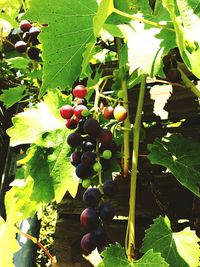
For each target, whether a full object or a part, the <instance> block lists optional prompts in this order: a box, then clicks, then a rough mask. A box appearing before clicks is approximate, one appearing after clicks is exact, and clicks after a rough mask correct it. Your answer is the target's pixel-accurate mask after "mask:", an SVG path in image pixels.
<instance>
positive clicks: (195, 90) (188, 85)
mask: <svg viewBox="0 0 200 267" xmlns="http://www.w3.org/2000/svg"><path fill="white" fill-rule="evenodd" d="M178 70H179V71H180V73H181V78H182V80H183V82H184V84H185V85H186V88H187V89H189V90H190V91H191V92H193V93H194V94H195V95H196V96H197V97H198V98H200V90H199V89H198V88H197V87H196V86H195V85H194V84H193V82H192V81H190V79H189V78H188V77H187V75H185V73H184V72H183V70H182V69H181V67H180V66H178Z"/></svg>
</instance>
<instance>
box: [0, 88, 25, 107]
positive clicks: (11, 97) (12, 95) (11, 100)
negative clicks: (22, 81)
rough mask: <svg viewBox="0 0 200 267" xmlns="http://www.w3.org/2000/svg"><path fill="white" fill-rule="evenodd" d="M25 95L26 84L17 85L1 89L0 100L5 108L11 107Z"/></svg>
mask: <svg viewBox="0 0 200 267" xmlns="http://www.w3.org/2000/svg"><path fill="white" fill-rule="evenodd" d="M25 95H26V86H24V85H19V86H17V87H12V88H8V89H4V90H2V93H1V95H0V101H2V102H3V104H4V105H5V106H6V108H10V107H12V106H13V105H14V104H15V103H17V102H18V101H20V100H21V99H22V98H23V97H24V96H25Z"/></svg>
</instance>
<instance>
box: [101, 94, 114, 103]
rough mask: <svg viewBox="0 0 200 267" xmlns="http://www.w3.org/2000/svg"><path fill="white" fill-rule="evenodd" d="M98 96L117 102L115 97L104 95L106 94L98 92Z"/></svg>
mask: <svg viewBox="0 0 200 267" xmlns="http://www.w3.org/2000/svg"><path fill="white" fill-rule="evenodd" d="M99 96H100V97H102V98H105V99H108V100H110V101H114V102H117V99H116V98H113V97H110V96H106V95H104V94H101V93H99Z"/></svg>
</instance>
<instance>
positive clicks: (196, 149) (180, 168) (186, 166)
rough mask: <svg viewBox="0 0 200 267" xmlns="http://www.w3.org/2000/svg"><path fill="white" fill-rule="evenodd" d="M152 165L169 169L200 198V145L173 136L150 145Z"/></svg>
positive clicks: (156, 140) (157, 140) (178, 136)
mask: <svg viewBox="0 0 200 267" xmlns="http://www.w3.org/2000/svg"><path fill="white" fill-rule="evenodd" d="M148 149H149V151H150V154H149V156H148V158H149V159H150V161H151V163H152V164H159V165H162V166H164V167H166V168H168V169H169V170H170V171H171V172H172V173H173V175H174V176H175V177H176V179H177V180H178V181H179V182H180V183H181V184H182V185H184V186H185V187H187V188H188V189H189V190H190V191H192V192H193V193H194V194H196V195H197V196H199V197H200V191H199V187H200V160H199V158H200V143H199V142H197V141H194V140H190V139H186V138H184V137H183V136H181V135H180V134H172V135H171V136H169V137H167V136H166V137H163V138H162V139H159V138H156V139H155V141H154V143H153V144H151V145H148Z"/></svg>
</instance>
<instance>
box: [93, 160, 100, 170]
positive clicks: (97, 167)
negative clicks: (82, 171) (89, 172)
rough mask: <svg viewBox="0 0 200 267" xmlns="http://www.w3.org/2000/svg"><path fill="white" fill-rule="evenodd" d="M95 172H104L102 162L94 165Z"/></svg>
mask: <svg viewBox="0 0 200 267" xmlns="http://www.w3.org/2000/svg"><path fill="white" fill-rule="evenodd" d="M93 170H94V171H95V172H99V171H101V170H102V165H101V163H100V162H96V163H94V165H93Z"/></svg>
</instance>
